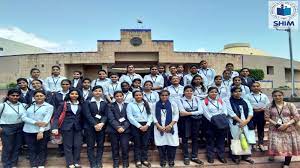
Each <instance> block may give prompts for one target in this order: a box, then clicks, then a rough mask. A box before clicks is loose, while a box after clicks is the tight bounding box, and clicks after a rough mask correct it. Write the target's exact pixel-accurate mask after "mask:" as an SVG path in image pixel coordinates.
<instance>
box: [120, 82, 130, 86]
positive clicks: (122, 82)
mask: <svg viewBox="0 0 300 168" xmlns="http://www.w3.org/2000/svg"><path fill="white" fill-rule="evenodd" d="M124 83H125V84H127V85H128V86H130V84H129V83H128V82H127V81H123V82H122V83H121V87H122V85H123V84H124Z"/></svg>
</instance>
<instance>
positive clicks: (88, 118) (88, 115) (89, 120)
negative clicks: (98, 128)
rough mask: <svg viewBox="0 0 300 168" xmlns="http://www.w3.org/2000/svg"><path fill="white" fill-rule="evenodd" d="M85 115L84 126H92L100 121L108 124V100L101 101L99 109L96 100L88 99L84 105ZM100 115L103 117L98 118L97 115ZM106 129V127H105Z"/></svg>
mask: <svg viewBox="0 0 300 168" xmlns="http://www.w3.org/2000/svg"><path fill="white" fill-rule="evenodd" d="M83 108H84V110H83V117H84V122H83V123H84V128H92V129H94V126H95V125H96V124H98V123H104V126H105V125H106V120H107V102H105V101H101V102H100V109H99V110H98V107H97V104H96V102H91V101H90V100H89V101H86V102H84V105H83ZM97 114H98V115H100V116H101V118H100V119H98V118H96V115H97ZM103 128H104V129H102V130H105V127H103Z"/></svg>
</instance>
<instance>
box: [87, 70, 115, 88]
mask: <svg viewBox="0 0 300 168" xmlns="http://www.w3.org/2000/svg"><path fill="white" fill-rule="evenodd" d="M109 82H110V79H109V78H107V73H106V71H105V70H103V69H101V70H99V71H98V78H97V79H95V80H93V81H92V84H91V86H92V88H93V87H95V86H102V87H105V86H106V85H107V84H108V83H109Z"/></svg>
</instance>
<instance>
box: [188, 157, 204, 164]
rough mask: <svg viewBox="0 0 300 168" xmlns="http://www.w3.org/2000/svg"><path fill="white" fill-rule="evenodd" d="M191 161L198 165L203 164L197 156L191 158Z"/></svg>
mask: <svg viewBox="0 0 300 168" xmlns="http://www.w3.org/2000/svg"><path fill="white" fill-rule="evenodd" d="M191 161H192V162H195V163H197V164H200V165H203V164H204V163H203V162H202V161H201V160H200V159H198V158H192V159H191Z"/></svg>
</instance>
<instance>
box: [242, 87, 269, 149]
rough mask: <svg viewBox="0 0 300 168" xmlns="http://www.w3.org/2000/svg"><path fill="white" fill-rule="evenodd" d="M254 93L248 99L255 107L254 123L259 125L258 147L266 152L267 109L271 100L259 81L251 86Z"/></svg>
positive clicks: (247, 96) (248, 95)
mask: <svg viewBox="0 0 300 168" xmlns="http://www.w3.org/2000/svg"><path fill="white" fill-rule="evenodd" d="M251 90H252V93H250V94H247V95H246V98H245V99H246V100H248V101H249V102H250V104H251V105H252V107H253V112H254V114H253V124H254V127H257V136H258V149H260V151H261V152H264V150H265V149H264V145H263V144H264V132H265V131H264V128H265V124H266V121H265V117H264V116H265V110H266V107H267V105H269V104H270V100H269V98H268V96H267V95H265V94H264V93H262V92H261V87H260V83H259V82H254V83H253V84H252V87H251Z"/></svg>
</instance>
